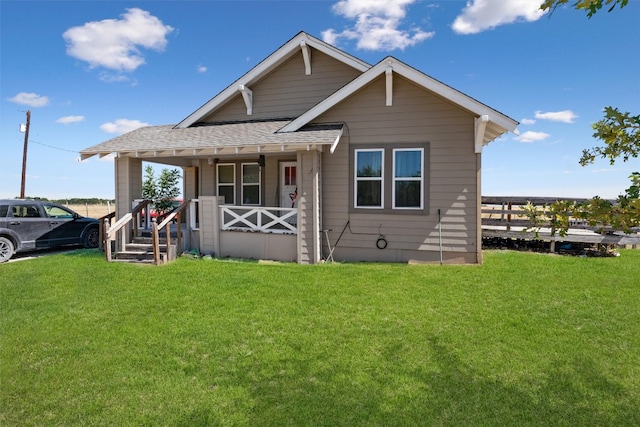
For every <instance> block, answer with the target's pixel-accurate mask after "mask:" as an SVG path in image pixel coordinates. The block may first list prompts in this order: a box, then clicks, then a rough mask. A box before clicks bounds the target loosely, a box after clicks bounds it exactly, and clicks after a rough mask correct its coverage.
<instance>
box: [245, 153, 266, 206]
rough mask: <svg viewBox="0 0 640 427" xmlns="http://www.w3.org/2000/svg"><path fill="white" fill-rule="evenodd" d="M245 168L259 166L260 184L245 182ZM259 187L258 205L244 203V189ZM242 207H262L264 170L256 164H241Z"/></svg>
mask: <svg viewBox="0 0 640 427" xmlns="http://www.w3.org/2000/svg"><path fill="white" fill-rule="evenodd" d="M245 166H258V182H257V183H255V182H249V183H246V184H245V182H244V167H245ZM245 186H250V187H256V186H257V187H258V203H245V202H244V187H245ZM240 199H241V200H240V205H242V206H260V205H261V204H262V168H261V167H260V165H258V163H256V162H247V163H240Z"/></svg>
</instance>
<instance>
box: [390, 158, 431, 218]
mask: <svg viewBox="0 0 640 427" xmlns="http://www.w3.org/2000/svg"><path fill="white" fill-rule="evenodd" d="M398 151H418V152H420V178H414V177H405V176H403V177H396V152H398ZM391 156H392V162H393V168H392V169H393V171H392V173H391V208H392V209H395V210H403V211H406V210H409V211H419V210H423V209H424V148H421V147H416V148H394V149H393V150H392V151H391ZM396 181H420V206H419V207H413V206H411V207H398V206H396Z"/></svg>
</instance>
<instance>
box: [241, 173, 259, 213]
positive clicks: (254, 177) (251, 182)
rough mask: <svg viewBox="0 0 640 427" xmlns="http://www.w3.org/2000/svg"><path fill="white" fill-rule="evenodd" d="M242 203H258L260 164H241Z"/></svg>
mask: <svg viewBox="0 0 640 427" xmlns="http://www.w3.org/2000/svg"><path fill="white" fill-rule="evenodd" d="M242 204H243V205H258V206H259V205H260V165H258V164H257V163H243V164H242Z"/></svg>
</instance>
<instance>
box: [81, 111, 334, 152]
mask: <svg viewBox="0 0 640 427" xmlns="http://www.w3.org/2000/svg"><path fill="white" fill-rule="evenodd" d="M289 122H290V120H265V121H247V122H233V123H216V124H202V125H194V126H191V127H188V128H182V129H181V128H176V127H175V126H174V125H164V126H146V127H142V128H139V129H136V130H134V131H131V132H128V133H126V134H124V135H120V136H117V137H115V138H112V139H110V140H108V141H105V142H102V143H100V144H97V145H94V146H93V147H89V148H87V149H85V150H82V151H81V152H80V156H81V159H82V160H85V159H88V158H89V157H92V156H95V155H98V156H100V157H104V156H107V155H109V154H112V153H115V154H117V155H119V156H123V155H124V156H132V157H166V156H174V157H191V156H206V155H223V154H239V153H262V152H275V151H291V150H294V151H295V150H304V149H306V150H310V149H318V148H319V147H320V146H323V145H334V144H337V143H338V141H339V140H340V137H341V136H342V128H343V124H342V123H329V124H322V125H308V126H304V127H302V128H300V129H299V130H296V131H294V132H279V131H280V129H282V128H283V127H284V126H285V125H286V124H287V123H289Z"/></svg>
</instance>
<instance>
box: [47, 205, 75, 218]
mask: <svg viewBox="0 0 640 427" xmlns="http://www.w3.org/2000/svg"><path fill="white" fill-rule="evenodd" d="M43 206H44V210H45V211H46V212H47V215H48V216H49V217H50V218H73V212H70V211H68V210H66V209H62V208H61V207H60V206H54V205H43Z"/></svg>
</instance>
